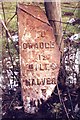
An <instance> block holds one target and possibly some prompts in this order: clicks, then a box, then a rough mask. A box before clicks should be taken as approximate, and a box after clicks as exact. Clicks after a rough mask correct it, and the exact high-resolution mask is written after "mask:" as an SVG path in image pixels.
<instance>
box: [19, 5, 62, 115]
mask: <svg viewBox="0 0 80 120" xmlns="http://www.w3.org/2000/svg"><path fill="white" fill-rule="evenodd" d="M17 13H18V27H19V50H20V70H21V85H22V96H23V103H24V108H25V111H26V112H28V113H33V112H36V111H37V108H38V104H42V103H41V99H42V100H44V101H45V100H47V99H48V98H49V97H50V95H51V93H52V92H53V90H54V88H55V85H56V82H57V76H58V71H59V66H60V52H59V49H58V46H57V44H56V42H55V38H54V35H53V31H52V28H51V26H50V24H49V22H48V20H47V17H46V15H45V13H44V12H43V10H42V9H41V8H39V7H38V6H34V5H22V4H19V6H18V10H17ZM33 108H34V110H32V109H33Z"/></svg>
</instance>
